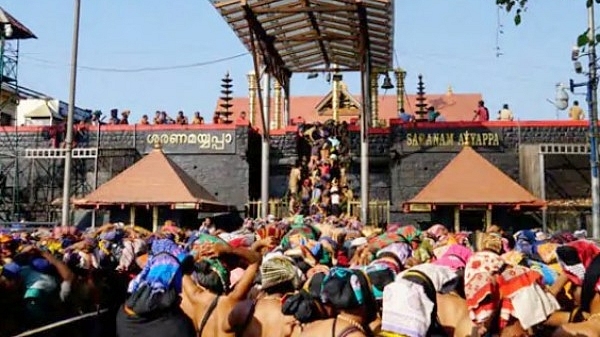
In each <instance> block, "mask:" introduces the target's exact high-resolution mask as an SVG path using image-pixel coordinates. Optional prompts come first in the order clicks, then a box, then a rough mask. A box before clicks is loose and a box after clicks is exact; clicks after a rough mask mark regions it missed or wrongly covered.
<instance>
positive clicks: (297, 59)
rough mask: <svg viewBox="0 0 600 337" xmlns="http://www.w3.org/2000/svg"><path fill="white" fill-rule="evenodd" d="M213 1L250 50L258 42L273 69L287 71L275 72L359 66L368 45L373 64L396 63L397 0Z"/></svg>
mask: <svg viewBox="0 0 600 337" xmlns="http://www.w3.org/2000/svg"><path fill="white" fill-rule="evenodd" d="M211 2H212V4H213V6H214V7H215V8H216V9H217V10H218V11H219V12H220V14H221V15H222V16H223V18H224V19H225V20H226V21H227V23H228V24H229V25H230V26H231V27H232V29H233V30H234V31H235V33H236V35H237V36H238V37H239V38H240V40H241V41H242V43H244V45H245V46H246V48H248V50H250V51H252V52H254V50H255V48H254V47H253V46H254V45H256V46H257V48H258V49H260V51H261V53H260V54H261V57H262V58H263V62H264V63H265V65H266V66H267V67H268V68H271V69H270V70H271V71H275V72H277V71H280V72H285V73H286V74H277V73H275V74H274V76H275V77H276V78H278V79H279V78H282V77H285V76H287V77H288V78H289V76H290V75H291V73H292V72H315V71H325V70H328V69H330V67H331V66H332V65H334V64H335V65H336V66H337V68H338V69H339V70H341V71H344V70H346V71H358V70H360V69H362V67H361V64H362V65H363V66H364V61H363V60H364V58H363V56H362V55H361V53H360V51H361V50H365V49H366V50H368V51H369V52H370V54H369V55H370V60H371V66H372V67H373V68H374V69H381V70H388V69H391V68H392V66H393V57H392V56H393V36H394V4H393V0H362V1H360V0H211ZM364 35H366V36H364ZM361 37H364V38H365V39H366V40H363V41H361ZM363 44H366V46H365V47H366V48H365V49H363V48H362V47H363ZM282 85H283V83H282Z"/></svg>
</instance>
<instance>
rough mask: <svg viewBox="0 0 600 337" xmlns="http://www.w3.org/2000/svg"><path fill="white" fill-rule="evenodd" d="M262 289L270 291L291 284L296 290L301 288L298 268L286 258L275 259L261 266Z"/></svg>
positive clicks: (264, 262)
mask: <svg viewBox="0 0 600 337" xmlns="http://www.w3.org/2000/svg"><path fill="white" fill-rule="evenodd" d="M260 275H261V287H262V289H268V288H271V287H275V286H278V285H280V284H283V283H286V282H291V283H292V284H293V286H294V288H297V287H298V286H299V282H300V279H299V275H298V268H296V266H295V265H294V263H293V262H292V261H290V260H289V259H287V258H285V257H273V258H270V259H268V260H266V261H263V263H262V264H261V266H260Z"/></svg>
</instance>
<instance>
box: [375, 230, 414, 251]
mask: <svg viewBox="0 0 600 337" xmlns="http://www.w3.org/2000/svg"><path fill="white" fill-rule="evenodd" d="M396 242H403V243H410V241H409V240H408V239H407V238H405V237H404V236H402V235H400V234H398V233H387V232H386V233H383V234H380V235H378V236H376V237H373V238H370V239H369V240H368V245H369V250H370V251H371V252H372V253H376V252H378V251H379V250H381V249H383V248H385V247H387V246H389V245H391V244H393V243H396Z"/></svg>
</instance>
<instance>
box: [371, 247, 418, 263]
mask: <svg viewBox="0 0 600 337" xmlns="http://www.w3.org/2000/svg"><path fill="white" fill-rule="evenodd" d="M411 254H412V250H411V248H410V245H409V244H408V243H404V242H397V243H393V244H391V245H389V246H387V247H385V248H383V249H381V250H379V251H378V252H377V254H376V255H375V257H376V258H377V259H379V258H382V257H390V258H392V259H394V260H396V262H397V263H398V264H399V267H400V268H404V265H405V264H406V260H408V258H409V257H411Z"/></svg>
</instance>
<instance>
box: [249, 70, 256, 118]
mask: <svg viewBox="0 0 600 337" xmlns="http://www.w3.org/2000/svg"><path fill="white" fill-rule="evenodd" d="M256 87H257V85H256V73H255V72H254V71H251V72H249V73H248V119H249V120H250V124H251V125H252V126H254V125H255V122H256V118H255V114H256Z"/></svg>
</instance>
